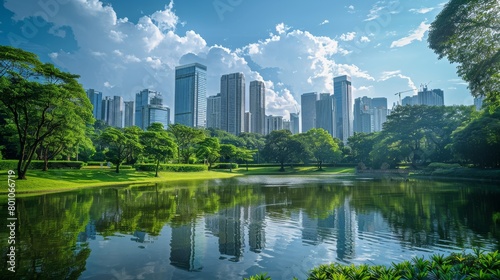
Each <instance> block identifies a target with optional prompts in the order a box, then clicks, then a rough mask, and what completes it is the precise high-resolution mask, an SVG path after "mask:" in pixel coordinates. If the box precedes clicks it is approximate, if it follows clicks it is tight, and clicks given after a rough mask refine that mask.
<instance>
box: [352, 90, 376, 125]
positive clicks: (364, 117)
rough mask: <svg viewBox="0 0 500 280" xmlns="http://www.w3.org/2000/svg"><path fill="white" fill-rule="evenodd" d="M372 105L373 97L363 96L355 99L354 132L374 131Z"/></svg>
mask: <svg viewBox="0 0 500 280" xmlns="http://www.w3.org/2000/svg"><path fill="white" fill-rule="evenodd" d="M371 107H372V99H371V98H369V97H366V96H363V97H358V98H356V99H355V100H354V120H353V127H354V132H362V133H370V132H372V127H371V123H372V116H371V114H370V108H371Z"/></svg>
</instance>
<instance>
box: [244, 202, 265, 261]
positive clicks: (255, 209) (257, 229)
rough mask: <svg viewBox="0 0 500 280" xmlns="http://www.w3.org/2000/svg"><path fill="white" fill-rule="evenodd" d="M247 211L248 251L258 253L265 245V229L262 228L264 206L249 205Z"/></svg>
mask: <svg viewBox="0 0 500 280" xmlns="http://www.w3.org/2000/svg"><path fill="white" fill-rule="evenodd" d="M248 213H249V223H248V244H249V246H250V251H252V252H255V253H260V252H261V251H262V249H264V247H265V245H266V231H265V229H264V220H265V218H266V206H265V205H258V206H249V207H248Z"/></svg>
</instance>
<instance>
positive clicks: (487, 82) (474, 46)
mask: <svg viewBox="0 0 500 280" xmlns="http://www.w3.org/2000/svg"><path fill="white" fill-rule="evenodd" d="M499 14H500V5H499V4H498V1H495V0H451V1H449V2H448V3H447V4H446V5H445V6H444V8H443V10H442V11H441V12H440V13H439V14H438V16H437V17H436V19H435V20H434V22H432V24H431V26H430V29H429V38H428V42H429V47H430V48H431V49H433V50H434V52H436V54H437V55H438V57H439V58H440V59H441V58H443V57H446V58H447V59H448V60H449V61H450V62H451V63H457V64H458V66H457V73H458V75H459V76H460V77H462V79H464V80H465V81H466V82H468V83H469V89H470V90H471V92H472V94H473V95H474V96H480V95H483V96H487V97H488V98H489V99H490V100H492V101H494V102H496V103H497V104H498V102H500V100H499V95H500V44H499V43H498V42H500V32H498V30H500V17H499V16H498V15H499Z"/></svg>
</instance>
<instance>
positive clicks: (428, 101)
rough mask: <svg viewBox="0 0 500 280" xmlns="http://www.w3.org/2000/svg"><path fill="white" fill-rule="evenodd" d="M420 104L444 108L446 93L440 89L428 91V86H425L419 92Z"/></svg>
mask: <svg viewBox="0 0 500 280" xmlns="http://www.w3.org/2000/svg"><path fill="white" fill-rule="evenodd" d="M418 104H419V105H428V106H444V92H443V91H442V90H440V89H433V90H427V86H424V87H423V88H422V89H421V90H420V91H419V92H418Z"/></svg>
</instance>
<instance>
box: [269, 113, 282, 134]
mask: <svg viewBox="0 0 500 280" xmlns="http://www.w3.org/2000/svg"><path fill="white" fill-rule="evenodd" d="M282 129H283V117H282V116H272V115H269V116H266V133H265V134H266V135H267V134H269V133H271V131H274V130H282Z"/></svg>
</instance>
